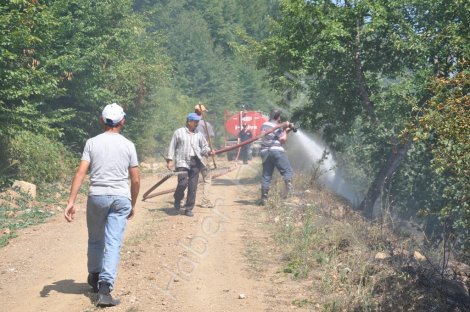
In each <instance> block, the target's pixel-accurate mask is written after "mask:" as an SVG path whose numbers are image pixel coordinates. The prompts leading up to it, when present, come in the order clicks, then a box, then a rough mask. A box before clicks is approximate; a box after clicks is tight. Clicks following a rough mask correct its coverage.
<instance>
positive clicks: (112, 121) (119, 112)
mask: <svg viewBox="0 0 470 312" xmlns="http://www.w3.org/2000/svg"><path fill="white" fill-rule="evenodd" d="M125 116H126V113H124V110H123V109H122V107H121V106H119V105H118V104H116V103H113V104H108V105H106V107H105V108H104V109H103V112H102V113H101V117H102V118H103V121H104V123H105V124H106V125H108V126H110V127H113V126H115V125H117V124H118V123H119V122H120V121H121V120H123V119H124V117H125Z"/></svg>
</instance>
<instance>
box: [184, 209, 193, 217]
mask: <svg viewBox="0 0 470 312" xmlns="http://www.w3.org/2000/svg"><path fill="white" fill-rule="evenodd" d="M184 214H185V215H187V216H188V217H192V216H194V214H193V212H192V211H191V210H186V212H185V213H184Z"/></svg>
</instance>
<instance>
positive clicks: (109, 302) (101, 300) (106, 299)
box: [96, 294, 121, 308]
mask: <svg viewBox="0 0 470 312" xmlns="http://www.w3.org/2000/svg"><path fill="white" fill-rule="evenodd" d="M120 303H121V301H120V300H119V299H114V298H113V297H112V296H111V294H107V295H105V294H98V302H97V303H96V306H97V307H100V308H105V307H114V306H117V305H118V304H120Z"/></svg>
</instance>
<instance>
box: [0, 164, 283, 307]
mask: <svg viewBox="0 0 470 312" xmlns="http://www.w3.org/2000/svg"><path fill="white" fill-rule="evenodd" d="M258 168H259V165H257V164H255V163H254V164H251V165H245V166H239V167H238V169H237V170H235V171H232V172H230V173H228V174H226V175H223V176H221V177H219V178H217V179H215V180H214V181H213V186H212V189H211V191H212V192H211V194H212V195H211V196H212V199H213V200H214V201H215V202H216V206H215V207H214V208H202V207H199V206H197V207H196V208H195V210H194V212H195V213H194V217H193V218H190V217H186V216H183V215H175V213H174V211H173V208H172V195H171V194H170V195H164V196H159V197H155V198H152V199H149V200H148V201H146V202H139V204H138V207H137V214H136V217H135V218H134V219H133V220H131V221H130V222H129V225H128V229H127V232H126V239H125V242H124V246H123V249H122V254H121V263H120V268H119V273H118V278H117V282H116V285H115V289H116V290H115V291H114V292H113V294H114V295H115V296H117V297H119V298H120V299H121V301H122V303H121V304H120V305H119V306H117V307H113V308H108V309H107V310H109V311H266V310H269V311H285V309H286V308H287V307H286V305H290V302H291V300H292V299H291V298H290V296H291V294H290V292H291V291H292V288H290V287H289V286H288V284H289V281H288V280H287V278H286V277H285V276H282V275H280V274H279V273H276V272H279V264H278V263H277V262H276V261H277V260H278V259H277V257H278V256H277V255H276V252H275V248H274V245H273V243H272V241H271V238H270V235H269V234H268V232H267V229H266V226H267V225H266V223H265V221H266V220H267V219H266V218H265V216H264V211H263V208H261V207H258V206H256V205H254V202H255V200H256V198H257V196H258V189H259V186H258V180H257V179H255V178H254V177H255V174H256V170H258ZM142 182H143V183H142V188H141V190H142V191H141V194H142V193H143V192H144V191H146V190H147V189H149V188H150V186H152V185H153V184H154V183H155V182H156V178H155V177H152V176H148V177H145V178H144V179H143V181H142ZM172 184H174V181H169V182H167V183H166V184H164V186H162V188H161V189H166V188H171V187H172ZM199 197H200V196H199ZM84 204H85V202H84V199H83V200H82V201H81V202H80V203H79V206H80V210H79V212H78V215H77V216H76V220H75V221H74V222H73V223H71V224H68V223H66V222H65V220H64V219H63V217H62V215H61V214H60V213H58V214H57V216H56V217H54V218H53V219H52V220H50V221H49V222H48V223H47V224H42V225H39V226H35V227H32V228H28V229H26V230H23V231H21V232H20V233H19V237H17V238H15V239H13V240H12V241H11V243H10V244H9V245H8V246H6V247H4V248H2V249H0V307H1V308H0V310H2V311H23V312H24V311H68V312H73V311H94V310H97V308H95V307H94V305H93V302H94V300H96V295H95V294H93V293H91V292H90V287H89V286H88V285H87V284H86V276H87V272H86V239H87V234H86V225H85V209H84Z"/></svg>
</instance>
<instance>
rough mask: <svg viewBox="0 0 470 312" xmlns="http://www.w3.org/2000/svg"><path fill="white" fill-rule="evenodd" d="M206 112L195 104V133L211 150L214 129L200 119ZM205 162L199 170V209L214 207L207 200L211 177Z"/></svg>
mask: <svg viewBox="0 0 470 312" xmlns="http://www.w3.org/2000/svg"><path fill="white" fill-rule="evenodd" d="M208 111H209V110H208V109H207V108H206V107H205V106H204V105H203V104H202V103H201V102H199V103H198V104H196V106H194V112H195V113H196V114H197V115H198V116H201V121H199V124H198V126H197V128H196V131H197V132H200V133H202V134H203V135H204V138H205V139H206V141H207V142H208V143H209V147H210V148H212V146H211V145H212V144H211V143H212V142H213V140H214V129H213V128H212V125H211V124H210V123H209V122H208V121H206V120H205V118H202V117H205V112H208ZM203 114H204V116H203ZM206 162H207V165H206V166H205V167H204V168H203V169H202V170H201V177H202V200H201V207H204V208H212V207H214V204H213V203H212V202H211V200H210V199H209V192H210V187H211V185H212V177H211V174H210V173H211V170H210V167H209V162H208V161H206Z"/></svg>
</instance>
